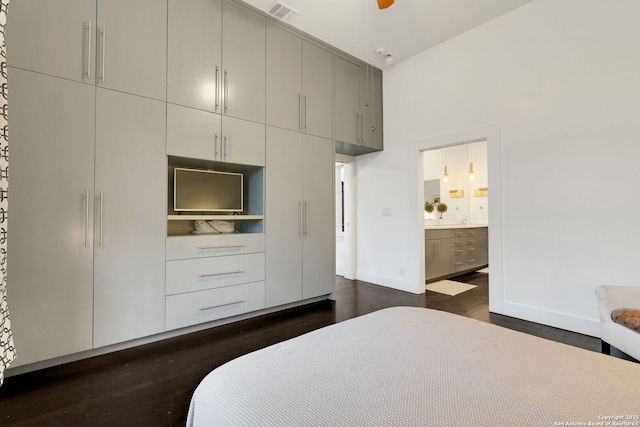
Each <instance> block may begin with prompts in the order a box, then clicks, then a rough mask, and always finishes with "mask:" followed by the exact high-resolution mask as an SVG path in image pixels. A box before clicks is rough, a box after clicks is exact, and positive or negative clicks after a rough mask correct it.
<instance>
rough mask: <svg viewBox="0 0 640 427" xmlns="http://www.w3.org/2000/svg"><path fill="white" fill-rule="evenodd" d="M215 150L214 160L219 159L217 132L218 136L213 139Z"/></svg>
mask: <svg viewBox="0 0 640 427" xmlns="http://www.w3.org/2000/svg"><path fill="white" fill-rule="evenodd" d="M216 108H217V107H216ZM213 148H214V153H213V158H214V159H217V158H218V132H216V135H215V137H214V139H213Z"/></svg>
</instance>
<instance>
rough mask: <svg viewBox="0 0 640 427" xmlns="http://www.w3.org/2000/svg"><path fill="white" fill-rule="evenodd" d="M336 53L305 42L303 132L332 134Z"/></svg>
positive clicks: (327, 136)
mask: <svg viewBox="0 0 640 427" xmlns="http://www.w3.org/2000/svg"><path fill="white" fill-rule="evenodd" d="M332 70H333V55H332V54H331V52H329V51H327V50H324V49H322V48H320V47H318V46H315V45H313V44H311V43H309V42H307V41H303V42H302V94H303V100H302V107H303V121H302V122H303V125H304V132H305V133H308V134H311V135H316V136H321V137H323V138H331V137H332V136H333V90H332V89H333V72H332Z"/></svg>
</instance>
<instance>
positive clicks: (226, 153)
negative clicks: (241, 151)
mask: <svg viewBox="0 0 640 427" xmlns="http://www.w3.org/2000/svg"><path fill="white" fill-rule="evenodd" d="M222 153H223V155H224V159H223V160H227V157H229V135H225V136H224V146H223V147H222Z"/></svg>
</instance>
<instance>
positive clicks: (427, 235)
mask: <svg viewBox="0 0 640 427" xmlns="http://www.w3.org/2000/svg"><path fill="white" fill-rule="evenodd" d="M449 237H451V230H424V239H425V240H434V239H446V238H449Z"/></svg>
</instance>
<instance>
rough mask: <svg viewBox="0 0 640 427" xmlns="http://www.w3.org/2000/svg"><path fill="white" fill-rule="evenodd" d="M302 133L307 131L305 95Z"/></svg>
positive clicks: (305, 99)
mask: <svg viewBox="0 0 640 427" xmlns="http://www.w3.org/2000/svg"><path fill="white" fill-rule="evenodd" d="M304 131H305V132H306V131H307V95H305V96H304Z"/></svg>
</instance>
